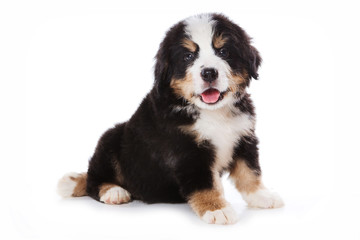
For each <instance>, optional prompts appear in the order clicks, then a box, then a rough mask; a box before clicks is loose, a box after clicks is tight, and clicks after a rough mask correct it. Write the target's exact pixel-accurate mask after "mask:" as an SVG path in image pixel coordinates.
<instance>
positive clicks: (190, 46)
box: [181, 38, 197, 52]
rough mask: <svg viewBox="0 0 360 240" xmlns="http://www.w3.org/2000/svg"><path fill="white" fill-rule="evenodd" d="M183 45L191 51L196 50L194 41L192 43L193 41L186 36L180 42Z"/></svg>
mask: <svg viewBox="0 0 360 240" xmlns="http://www.w3.org/2000/svg"><path fill="white" fill-rule="evenodd" d="M181 45H182V46H183V47H185V48H187V49H188V50H189V51H191V52H196V48H197V46H196V43H194V42H193V41H191V40H190V39H188V38H185V39H184V40H183V41H182V44H181Z"/></svg>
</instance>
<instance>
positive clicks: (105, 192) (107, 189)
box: [99, 184, 131, 204]
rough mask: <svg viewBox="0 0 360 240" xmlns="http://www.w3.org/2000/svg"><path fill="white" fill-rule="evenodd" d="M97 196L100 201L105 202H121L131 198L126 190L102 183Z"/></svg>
mask: <svg viewBox="0 0 360 240" xmlns="http://www.w3.org/2000/svg"><path fill="white" fill-rule="evenodd" d="M99 196H100V201H101V202H103V203H106V204H122V203H127V202H129V201H130V200H131V195H130V193H129V192H128V191H126V190H125V189H123V188H122V187H119V186H117V185H114V184H103V185H102V186H101V187H100V193H99Z"/></svg>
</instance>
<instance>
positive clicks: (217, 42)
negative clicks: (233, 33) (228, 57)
mask: <svg viewBox="0 0 360 240" xmlns="http://www.w3.org/2000/svg"><path fill="white" fill-rule="evenodd" d="M227 40H228V39H227V38H226V37H223V34H222V33H221V34H220V35H216V36H214V39H213V44H214V47H215V48H222V47H223V46H224V45H225V43H226V41H227Z"/></svg>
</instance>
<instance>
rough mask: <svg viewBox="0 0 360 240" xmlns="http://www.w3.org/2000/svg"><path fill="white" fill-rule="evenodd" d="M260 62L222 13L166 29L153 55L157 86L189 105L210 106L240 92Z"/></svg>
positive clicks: (245, 36) (205, 107)
mask: <svg viewBox="0 0 360 240" xmlns="http://www.w3.org/2000/svg"><path fill="white" fill-rule="evenodd" d="M260 62H261V58H260V56H259V54H258V52H257V50H256V49H255V48H254V47H252V46H251V45H250V39H249V37H248V36H247V35H246V33H245V32H244V31H243V30H242V29H241V28H240V27H238V26H237V25H235V24H234V23H232V22H231V21H230V20H228V19H227V18H226V17H224V16H222V15H216V14H205V15H199V16H195V17H191V18H188V19H186V20H184V21H182V22H180V23H178V24H177V25H175V26H174V27H173V28H172V29H170V31H169V32H168V33H167V35H166V37H165V39H164V41H163V43H162V44H161V46H160V49H159V52H158V54H157V64H156V68H155V78H156V84H157V87H158V88H166V87H169V88H170V89H171V90H172V92H173V94H175V95H176V96H177V97H178V98H182V99H185V100H186V101H187V102H188V103H189V104H194V105H196V106H198V107H199V108H203V109H211V110H214V109H217V108H221V107H223V106H224V105H226V104H229V103H232V102H234V100H236V99H237V98H239V97H240V96H241V94H242V92H243V91H244V90H245V88H246V86H248V85H249V82H250V79H251V78H252V77H253V78H255V79H256V78H257V68H258V66H259V65H260Z"/></svg>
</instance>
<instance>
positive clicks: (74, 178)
mask: <svg viewBox="0 0 360 240" xmlns="http://www.w3.org/2000/svg"><path fill="white" fill-rule="evenodd" d="M86 179H87V173H74V172H72V173H68V174H65V175H64V176H63V177H62V178H61V179H60V180H59V182H58V185H57V192H58V194H59V195H60V196H62V197H65V198H67V197H82V196H86V195H87V193H86Z"/></svg>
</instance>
